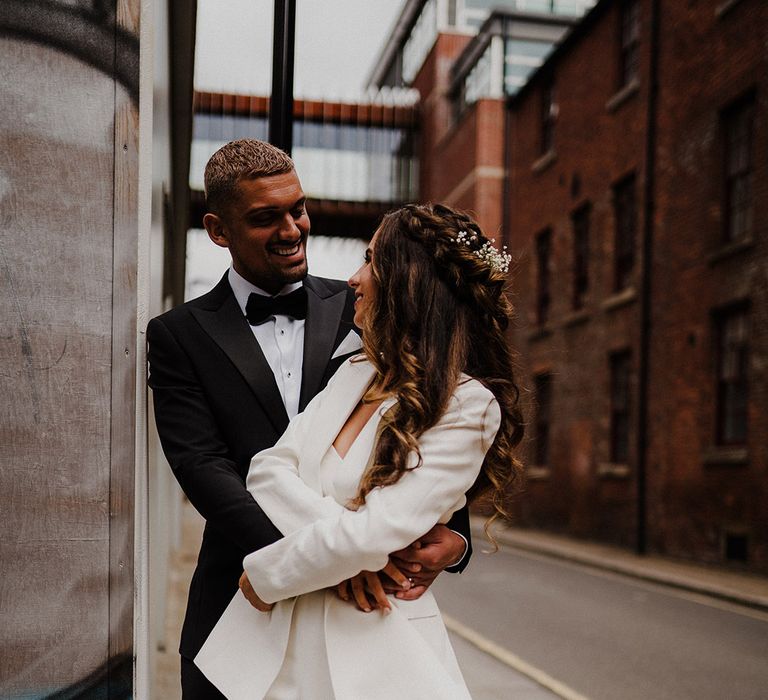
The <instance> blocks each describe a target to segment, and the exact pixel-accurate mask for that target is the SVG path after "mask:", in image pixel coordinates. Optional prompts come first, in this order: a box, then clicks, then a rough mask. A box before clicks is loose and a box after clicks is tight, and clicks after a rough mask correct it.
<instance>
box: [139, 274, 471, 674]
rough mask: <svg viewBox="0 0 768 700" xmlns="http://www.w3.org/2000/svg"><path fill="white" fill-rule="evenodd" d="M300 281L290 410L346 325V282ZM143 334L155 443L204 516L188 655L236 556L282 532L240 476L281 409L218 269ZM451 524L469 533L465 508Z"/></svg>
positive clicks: (312, 386)
mask: <svg viewBox="0 0 768 700" xmlns="http://www.w3.org/2000/svg"><path fill="white" fill-rule="evenodd" d="M304 284H305V286H306V289H307V297H308V307H307V320H306V324H305V326H304V357H303V366H302V380H301V395H300V400H299V410H303V409H304V407H305V406H306V405H307V403H308V402H309V401H310V400H311V399H312V398H313V397H314V396H315V394H317V393H318V392H319V391H320V390H321V389H322V388H323V387H324V386H325V385H326V383H327V382H328V380H329V379H330V377H331V376H332V375H333V373H334V372H335V371H336V370H337V369H338V367H339V366H340V365H341V363H342V362H344V361H345V360H346V359H347V358H348V357H349V355H342V356H340V357H336V358H333V359H331V357H332V355H333V353H334V351H335V350H336V348H337V347H338V345H339V344H340V343H341V341H342V340H344V338H346V336H347V335H348V334H349V332H350V331H352V330H353V329H354V328H355V327H354V325H353V323H352V317H353V315H354V309H353V303H354V295H353V293H352V292H351V290H350V289H349V287H347V285H346V283H344V282H340V281H337V280H329V279H323V278H320V277H312V276H309V277H307V278H306V280H305V282H304ZM147 340H148V357H149V367H150V374H149V385H150V387H151V388H152V395H153V401H154V407H155V421H156V423H157V430H158V433H159V435H160V441H161V443H162V446H163V451H164V452H165V455H166V457H167V459H168V462H169V463H170V465H171V468H172V469H173V471H174V474H175V476H176V478H177V479H178V481H179V484H180V485H181V487H182V489H183V490H184V493H185V494H186V495H187V497H188V498H189V500H190V501H191V503H192V504H193V505H194V506H195V508H197V510H198V511H199V512H200V513H201V515H202V516H203V517H204V518H205V520H206V525H205V531H204V534H203V542H202V545H201V548H200V555H199V557H198V562H197V569H196V570H195V573H194V576H193V578H192V582H191V585H190V592H189V601H188V604H187V613H186V617H185V619H184V626H183V629H182V635H181V647H180V652H181V654H182V656H185V657H187V658H190V659H191V658H194V656H195V655H196V654H197V652H198V650H199V649H200V647H201V646H202V644H203V642H204V641H205V639H206V638H207V636H208V634H209V633H210V631H211V629H212V628H213V626H214V625H215V624H216V622H217V621H218V619H219V617H220V616H221V614H222V613H223V612H224V609H225V608H226V606H227V604H228V603H229V601H230V600H231V599H232V596H233V595H234V594H235V592H236V591H237V583H238V580H239V578H240V574H241V573H242V571H243V567H242V560H243V557H244V556H245V555H246V554H248V553H250V552H253V551H255V550H257V549H259V548H261V547H264V546H266V545H268V544H271V543H272V542H274V541H275V540H277V539H279V538H280V537H281V536H282V535H281V533H280V532H279V531H278V530H277V529H276V528H275V527H274V525H272V523H271V522H270V521H269V519H268V518H267V517H266V515H265V514H264V513H263V512H262V510H261V508H260V507H259V506H258V504H257V503H256V502H255V501H254V500H253V498H252V497H251V495H250V494H249V493H248V491H247V490H246V488H245V477H246V475H247V473H248V467H249V464H250V461H251V457H253V455H254V454H256V453H257V452H259V451H260V450H263V449H265V448H267V447H271V446H272V445H274V444H275V442H277V440H278V438H279V437H280V436H281V435H282V433H283V432H284V431H285V429H286V427H287V426H288V416H287V414H286V411H285V406H284V405H283V401H282V398H281V397H280V392H279V390H278V388H277V384H276V382H275V379H274V376H273V374H272V370H271V369H270V367H269V365H268V364H267V361H266V358H265V357H264V354H263V353H262V351H261V348H260V347H259V344H258V342H257V341H256V339H255V338H254V336H253V333H252V331H251V329H250V327H249V325H248V322H247V321H246V319H245V318H244V316H243V314H242V311H241V310H240V307H239V305H238V303H237V300H236V299H235V296H234V294H233V293H232V288H231V287H230V285H229V282H228V280H227V275H225V276H224V277H223V278H222V280H221V281H220V282H219V284H218V285H216V287H214V288H213V289H212V290H211V291H210V292H209V293H208V294H205V295H204V296H202V297H199V298H198V299H194V300H193V301H190V302H187V303H186V304H182V305H181V306H178V307H176V308H174V309H171V310H170V311H168V312H166V313H164V314H162V315H161V316H158V317H157V318H154V319H152V320H151V321H150V322H149V325H148V326H147ZM450 526H451V527H452V528H453V529H454V530H458V531H460V532H462V534H464V535H465V536H466V537H467V538H468V539H469V523H468V516H467V510H466V508H465V509H463V510H462V511H459V513H457V514H456V515H455V516H454V519H453V520H452V521H451V523H450ZM468 555H469V552H468V553H467V556H466V557H465V558H464V559H463V560H462V562H461V567H460V568H463V567H464V566H465V565H466V563H467V561H468V560H469V556H468Z"/></svg>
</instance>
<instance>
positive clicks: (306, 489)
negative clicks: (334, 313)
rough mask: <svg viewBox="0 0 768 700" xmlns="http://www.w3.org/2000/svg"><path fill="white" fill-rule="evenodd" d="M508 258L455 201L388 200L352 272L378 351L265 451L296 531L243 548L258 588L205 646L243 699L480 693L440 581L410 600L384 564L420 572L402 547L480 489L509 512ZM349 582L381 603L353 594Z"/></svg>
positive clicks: (249, 580)
mask: <svg viewBox="0 0 768 700" xmlns="http://www.w3.org/2000/svg"><path fill="white" fill-rule="evenodd" d="M508 263H509V256H508V255H507V254H506V253H504V252H500V251H498V250H497V249H496V248H495V247H494V246H493V245H492V243H491V242H490V241H488V239H487V238H486V237H485V236H484V235H483V233H482V232H481V231H480V228H479V227H478V225H477V224H476V223H475V222H474V221H473V220H472V219H470V218H469V217H468V216H466V215H465V214H463V213H461V212H458V211H455V210H453V209H450V208H448V207H446V206H442V205H424V206H421V205H407V206H404V207H402V208H401V209H398V210H396V211H394V212H391V213H390V214H388V215H387V216H385V218H384V220H383V222H382V224H381V225H380V227H379V228H378V230H377V231H376V233H375V235H374V237H373V239H372V240H371V243H370V247H369V248H368V250H367V252H366V258H365V263H364V265H363V266H362V267H361V268H360V270H358V271H357V272H356V273H355V275H354V276H353V277H352V278H351V279H350V281H349V284H350V286H352V287H353V289H354V291H355V297H356V302H355V323H356V325H358V326H359V327H360V328H361V329H362V331H363V350H364V354H363V355H362V356H358V357H357V358H353V359H351V360H350V361H348V362H347V363H346V364H345V365H343V366H342V367H341V368H340V369H339V371H338V372H337V373H336V375H335V376H334V377H333V378H332V379H331V381H330V382H329V384H328V386H327V387H326V389H325V390H324V391H323V392H321V393H320V394H319V395H318V396H317V397H316V398H315V399H314V400H313V401H312V402H311V403H310V404H309V405H308V406H307V408H306V410H305V411H304V412H303V413H302V414H300V415H299V416H297V417H296V418H295V419H294V420H293V421H291V424H290V426H289V428H288V430H287V431H286V433H285V434H284V435H283V437H282V438H281V439H280V441H279V442H278V443H277V444H276V445H275V446H274V447H272V448H270V449H267V450H265V451H263V452H260V453H259V454H257V455H256V456H255V457H254V458H253V460H252V462H251V467H250V471H249V473H248V478H247V486H248V489H249V490H250V492H251V493H252V494H253V497H254V499H255V500H256V501H257V502H258V503H259V505H260V506H261V508H262V509H263V510H264V512H265V513H266V514H267V515H268V516H269V518H270V520H272V522H273V523H274V524H275V525H276V526H277V528H278V529H279V530H280V531H281V532H282V533H283V534H284V537H283V539H281V540H279V541H277V542H275V543H274V544H272V545H270V546H268V547H265V548H263V549H260V550H258V551H256V552H253V553H251V554H249V555H248V556H247V557H246V558H245V560H244V569H245V573H244V574H243V578H242V579H241V589H242V591H243V593H244V594H245V596H243V595H240V594H239V593H238V594H237V595H236V596H235V598H234V599H233V601H232V603H231V604H230V606H229V608H228V609H227V611H226V612H225V613H224V615H223V616H222V618H221V620H220V621H219V623H218V624H217V626H216V628H215V629H214V630H213V632H212V633H211V635H210V637H209V638H208V640H207V641H206V643H205V645H204V647H203V648H202V650H201V651H200V653H199V654H198V656H197V657H196V658H195V663H196V665H197V666H198V667H200V668H201V670H202V671H203V673H205V675H206V676H207V677H208V678H209V679H210V680H211V681H212V682H213V683H214V684H215V685H216V686H217V687H218V688H219V689H220V690H221V691H222V692H223V693H224V694H225V695H226V696H227V697H228V698H231V699H240V698H270V699H275V700H276V699H283V698H284V699H286V700H287V699H289V698H290V699H291V700H296V699H297V698H301V699H302V700H320V699H322V700H325V699H326V698H329V699H330V698H338V699H343V700H372V699H375V698H399V699H408V698H452V699H453V698H468V697H469V693H468V691H467V689H466V686H465V684H464V681H463V679H462V677H461V673H460V671H459V669H458V666H457V664H456V659H455V657H454V654H453V651H452V649H451V645H450V642H449V640H448V636H447V633H446V630H445V627H444V625H443V622H442V620H441V618H440V614H439V611H438V609H437V606H436V604H435V602H434V598H433V597H432V594H431V593H430V592H429V591H427V592H426V593H425V594H424V595H422V596H421V597H420V598H419V599H417V600H413V601H408V600H401V599H398V598H397V597H395V596H392V595H386V594H385V593H384V590H383V587H382V581H387V583H388V584H389V587H390V589H391V587H392V586H397V585H399V586H401V587H402V588H403V589H407V588H408V586H409V581H408V579H406V578H405V577H404V576H403V575H402V574H401V573H400V571H399V570H398V569H397V568H396V567H395V566H394V565H393V564H392V563H391V562H389V560H388V553H389V552H394V551H397V550H399V549H402V548H403V547H406V546H407V545H409V544H410V543H411V542H413V541H414V540H417V539H418V538H419V537H420V536H422V535H423V534H424V533H425V532H427V531H428V530H429V529H430V528H431V527H432V526H433V525H435V523H438V522H440V523H445V522H446V521H447V520H448V519H449V518H450V516H451V514H452V513H453V512H454V511H456V510H457V509H459V508H461V507H462V506H463V505H464V503H465V501H466V498H467V497H469V498H478V497H482V498H484V499H486V501H487V502H488V503H490V505H491V507H492V509H493V511H494V517H496V516H498V515H499V514H504V497H505V495H506V494H508V492H509V490H510V487H511V485H512V483H513V482H514V481H515V478H516V476H517V474H518V472H519V470H520V464H519V462H518V461H517V459H516V458H515V457H514V455H513V453H512V450H513V448H514V446H515V445H517V443H518V442H519V441H520V439H521V438H522V433H523V423H522V418H521V415H520V411H519V409H518V405H517V404H518V388H517V386H516V384H515V380H514V376H513V361H512V355H511V351H510V349H509V346H508V343H507V340H506V337H505V329H506V328H507V325H508V323H509V317H510V313H511V306H510V304H509V302H508V301H507V299H506V297H505V296H504V293H503V288H504V284H505V273H506V272H507V268H508ZM465 494H466V495H465ZM297 504H298V507H297ZM372 572H379V573H378V574H377V573H372ZM347 580H349V581H350V585H347ZM340 581H342V582H343V583H342V584H339V582H340ZM334 589H336V590H334ZM350 589H351V590H352V592H353V595H354V596H355V597H356V599H357V600H358V601H359V605H360V606H361V607H363V608H367V609H368V610H370V611H371V612H372V613H373V610H374V609H376V610H378V613H373V614H367V615H366V614H364V613H362V612H360V611H359V610H358V609H357V608H355V607H353V606H352V605H350V604H349V603H347V602H344V600H340V598H348V597H349V590H350ZM337 592H338V594H339V595H337ZM246 597H247V600H246ZM248 601H250V604H249V602H248Z"/></svg>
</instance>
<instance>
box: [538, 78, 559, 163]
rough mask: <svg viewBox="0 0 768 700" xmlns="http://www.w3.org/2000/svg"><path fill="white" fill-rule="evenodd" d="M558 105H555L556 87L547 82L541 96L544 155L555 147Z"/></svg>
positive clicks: (542, 147) (542, 148)
mask: <svg viewBox="0 0 768 700" xmlns="http://www.w3.org/2000/svg"><path fill="white" fill-rule="evenodd" d="M556 118H557V104H556V103H555V86H554V84H553V83H552V82H547V83H546V84H545V86H544V89H543V91H542V95H541V144H540V151H541V153H542V154H545V153H549V152H550V151H551V150H553V149H554V147H555V119H556Z"/></svg>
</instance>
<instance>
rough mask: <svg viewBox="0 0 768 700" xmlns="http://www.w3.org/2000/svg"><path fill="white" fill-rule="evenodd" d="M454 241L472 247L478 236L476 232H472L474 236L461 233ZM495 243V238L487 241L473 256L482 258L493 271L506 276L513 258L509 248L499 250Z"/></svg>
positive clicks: (473, 252) (474, 251)
mask: <svg viewBox="0 0 768 700" xmlns="http://www.w3.org/2000/svg"><path fill="white" fill-rule="evenodd" d="M454 241H455V242H456V243H457V244H463V245H466V246H471V245H472V243H475V242H476V241H477V234H476V233H475V232H474V231H473V232H472V235H470V234H469V233H467V232H466V231H459V233H458V234H457V235H456V238H455V239H454ZM495 242H496V239H495V238H494V239H492V240H490V241H486V242H485V243H483V245H482V246H480V248H478V249H477V250H473V251H472V254H473V255H475V257H478V258H480V260H482V261H483V262H485V263H486V264H487V265H488V267H490V268H491V269H492V270H496V271H497V272H502V273H504V274H506V273H507V272H509V263H510V262H511V261H512V256H511V255H510V254H509V253H507V246H504V247H503V248H502V249H501V250H499V249H498V248H497V247H496V246H495V245H493V244H494V243H495Z"/></svg>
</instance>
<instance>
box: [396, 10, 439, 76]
mask: <svg viewBox="0 0 768 700" xmlns="http://www.w3.org/2000/svg"><path fill="white" fill-rule="evenodd" d="M436 39H437V2H436V0H427V3H426V4H425V5H424V7H423V8H422V10H421V14H420V15H419V19H418V20H416V24H415V25H414V27H413V29H412V30H411V35H410V37H408V40H407V41H406V42H405V44H404V46H403V82H404V83H405V84H406V85H410V84H411V82H412V81H413V79H414V78H415V77H416V74H417V73H418V72H419V70H420V69H421V66H422V64H423V63H424V59H425V58H426V57H427V54H428V53H429V52H430V50H431V48H432V47H433V46H434V44H435V40H436Z"/></svg>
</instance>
